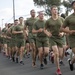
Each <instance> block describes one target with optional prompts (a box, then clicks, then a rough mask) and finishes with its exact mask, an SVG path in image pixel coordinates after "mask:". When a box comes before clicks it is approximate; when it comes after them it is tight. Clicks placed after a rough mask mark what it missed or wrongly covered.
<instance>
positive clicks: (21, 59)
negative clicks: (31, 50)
mask: <svg viewBox="0 0 75 75" xmlns="http://www.w3.org/2000/svg"><path fill="white" fill-rule="evenodd" d="M19 44H20V46H19V50H20V64H23V65H24V63H23V54H24V48H25V40H24V39H23V40H20V42H19Z"/></svg>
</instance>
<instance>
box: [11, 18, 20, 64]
mask: <svg viewBox="0 0 75 75" xmlns="http://www.w3.org/2000/svg"><path fill="white" fill-rule="evenodd" d="M18 24H19V22H18V19H15V21H14V24H13V25H12V26H11V27H10V32H11V49H12V50H11V57H12V61H13V62H15V60H16V63H18V55H17V54H18V53H17V52H18V49H17V45H16V36H17V34H14V33H13V32H14V28H15V27H16V26H17V25H18ZM15 53H16V54H15ZM15 56H16V58H15Z"/></svg>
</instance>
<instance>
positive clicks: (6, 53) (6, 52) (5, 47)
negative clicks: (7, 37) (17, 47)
mask: <svg viewBox="0 0 75 75" xmlns="http://www.w3.org/2000/svg"><path fill="white" fill-rule="evenodd" d="M4 50H5V55H6V56H8V51H7V44H4Z"/></svg>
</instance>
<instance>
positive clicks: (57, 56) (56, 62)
mask: <svg viewBox="0 0 75 75" xmlns="http://www.w3.org/2000/svg"><path fill="white" fill-rule="evenodd" d="M52 49H53V52H54V61H55V64H56V68H57V71H56V74H60V75H61V74H62V73H61V70H60V65H59V49H58V47H57V45H55V46H52Z"/></svg>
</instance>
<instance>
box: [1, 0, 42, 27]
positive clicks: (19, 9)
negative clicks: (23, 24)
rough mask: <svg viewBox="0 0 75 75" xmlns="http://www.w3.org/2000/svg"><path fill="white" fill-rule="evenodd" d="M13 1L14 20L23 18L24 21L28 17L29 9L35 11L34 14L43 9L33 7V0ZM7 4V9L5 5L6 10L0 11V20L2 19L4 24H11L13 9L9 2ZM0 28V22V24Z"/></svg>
mask: <svg viewBox="0 0 75 75" xmlns="http://www.w3.org/2000/svg"><path fill="white" fill-rule="evenodd" d="M7 1H8V0H7ZM14 1H15V16H16V18H18V17H20V16H23V17H24V18H25V19H26V18H27V17H29V14H30V10H31V9H35V10H36V12H37V11H39V10H43V8H37V7H35V6H34V2H33V0H14ZM7 3H8V7H7V5H5V6H6V8H4V7H3V8H1V9H0V18H1V20H2V19H4V23H5V22H13V18H12V17H13V7H12V6H10V5H9V2H7ZM11 4H12V1H11ZM0 26H1V22H0ZM1 27H2V26H1Z"/></svg>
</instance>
